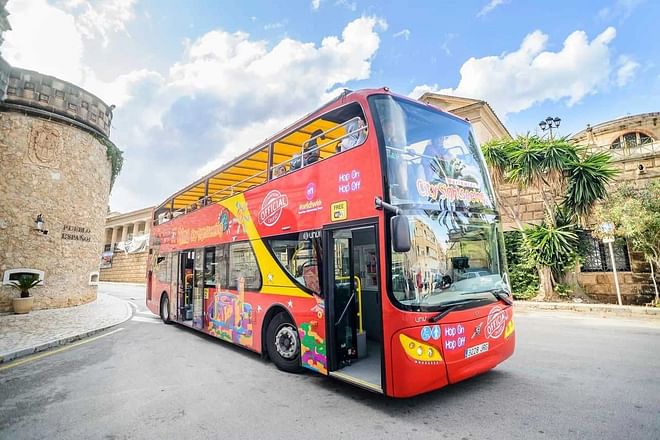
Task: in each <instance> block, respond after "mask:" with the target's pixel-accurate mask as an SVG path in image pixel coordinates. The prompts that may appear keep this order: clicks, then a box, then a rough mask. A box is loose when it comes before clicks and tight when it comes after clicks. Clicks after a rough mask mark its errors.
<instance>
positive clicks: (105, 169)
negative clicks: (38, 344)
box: [0, 0, 120, 312]
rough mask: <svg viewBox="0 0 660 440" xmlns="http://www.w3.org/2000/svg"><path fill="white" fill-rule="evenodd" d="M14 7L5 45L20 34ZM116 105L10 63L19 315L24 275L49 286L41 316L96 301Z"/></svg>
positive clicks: (0, 234)
mask: <svg viewBox="0 0 660 440" xmlns="http://www.w3.org/2000/svg"><path fill="white" fill-rule="evenodd" d="M5 4H6V0H0V41H2V32H3V31H5V30H9V29H11V28H10V27H9V23H8V21H7V11H6V9H5ZM112 108H113V107H110V106H108V105H106V104H105V103H104V102H103V101H101V100H100V99H99V98H97V97H96V96H94V95H93V94H91V93H89V92H87V91H86V90H84V89H82V88H80V87H78V86H76V85H74V84H71V83H69V82H67V81H64V80H61V79H59V78H55V77H53V76H49V75H44V74H42V73H39V72H34V71H30V70H25V69H20V68H16V67H12V66H10V65H9V64H8V63H7V62H6V61H5V60H4V59H2V57H1V56H0V276H1V277H2V278H1V279H2V283H1V284H0V312H2V311H9V310H11V307H12V305H11V304H12V301H11V300H12V298H13V297H15V296H16V295H17V292H16V291H14V290H13V289H12V288H11V287H10V286H9V285H8V284H9V283H10V282H11V281H12V280H14V279H16V278H17V277H18V276H20V274H22V273H33V274H36V275H38V276H39V277H40V278H41V279H42V284H41V285H40V286H38V287H35V288H34V289H32V290H31V293H32V296H34V303H35V306H34V308H36V309H39V308H51V307H65V306H70V305H77V304H82V303H85V302H88V301H91V300H93V299H95V298H96V283H97V282H98V270H99V269H98V268H99V258H100V254H101V251H102V247H103V232H104V223H105V214H106V209H107V205H108V197H109V193H110V188H111V179H112V174H113V168H114V170H115V172H116V171H117V169H118V167H119V166H120V163H118V161H117V160H116V158H117V155H118V154H120V153H119V152H118V150H117V149H116V147H115V146H114V144H113V143H112V142H111V141H110V140H109V134H110V123H111V121H112ZM113 161H114V166H113ZM38 217H39V218H40V219H41V220H43V224H42V225H41V230H40V229H39V225H38V224H37V222H36V220H37V218H38ZM46 231H47V232H46Z"/></svg>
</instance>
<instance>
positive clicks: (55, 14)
mask: <svg viewBox="0 0 660 440" xmlns="http://www.w3.org/2000/svg"><path fill="white" fill-rule="evenodd" d="M7 10H8V11H9V14H10V18H9V19H10V21H11V26H12V30H11V31H9V32H6V33H5V34H4V36H5V42H4V44H3V47H2V54H3V56H4V57H5V58H6V59H7V61H9V63H11V64H12V65H14V66H17V67H22V68H25V69H31V70H40V71H43V72H47V73H49V74H51V75H54V76H57V77H60V78H63V79H66V80H68V81H72V82H76V83H80V82H82V80H83V78H84V76H85V70H84V68H83V63H82V55H83V47H84V46H83V38H82V36H81V35H80V32H79V31H78V29H77V27H76V24H75V20H74V17H73V16H72V15H70V14H68V13H66V12H64V11H62V10H60V9H58V8H56V7H54V6H51V5H49V4H48V3H47V2H46V1H45V0H20V1H17V0H13V1H10V2H9V3H8V4H7Z"/></svg>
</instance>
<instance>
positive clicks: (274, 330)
mask: <svg viewBox="0 0 660 440" xmlns="http://www.w3.org/2000/svg"><path fill="white" fill-rule="evenodd" d="M266 348H267V349H268V356H269V357H270V359H271V360H272V361H273V363H274V364H275V365H276V366H277V368H279V369H280V370H282V371H286V372H288V373H298V372H300V371H301V370H302V366H301V365H300V338H299V337H298V329H297V328H296V325H295V324H294V323H293V322H292V321H291V318H289V316H288V315H287V314H286V313H284V312H280V313H278V314H277V315H275V316H273V318H272V319H271V320H270V322H269V323H268V328H267V330H266Z"/></svg>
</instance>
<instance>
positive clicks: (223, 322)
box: [207, 292, 252, 347]
mask: <svg viewBox="0 0 660 440" xmlns="http://www.w3.org/2000/svg"><path fill="white" fill-rule="evenodd" d="M207 313H208V315H207V316H208V317H209V324H208V331H209V333H211V334H213V335H215V336H217V337H219V338H221V339H224V340H226V341H231V342H233V343H235V344H240V345H243V346H247V347H251V346H252V305H251V304H248V303H246V302H244V301H243V295H242V294H238V295H237V294H234V293H231V292H219V293H218V294H216V295H215V296H214V297H213V301H210V304H209V306H208V309H207Z"/></svg>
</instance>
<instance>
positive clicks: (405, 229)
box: [390, 215, 411, 252]
mask: <svg viewBox="0 0 660 440" xmlns="http://www.w3.org/2000/svg"><path fill="white" fill-rule="evenodd" d="M390 229H391V230H392V247H393V248H394V252H408V251H409V250H410V247H411V245H410V223H408V217H406V216H405V215H395V216H394V217H392V218H391V219H390Z"/></svg>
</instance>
